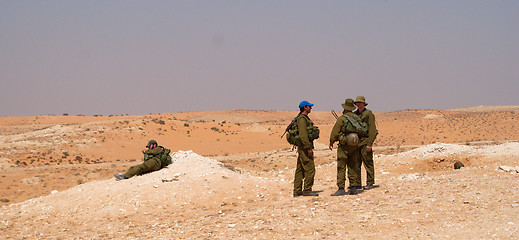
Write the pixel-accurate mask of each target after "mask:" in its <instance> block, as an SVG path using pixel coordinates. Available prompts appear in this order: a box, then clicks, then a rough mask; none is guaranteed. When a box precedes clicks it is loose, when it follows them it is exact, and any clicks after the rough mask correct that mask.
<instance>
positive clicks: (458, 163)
mask: <svg viewBox="0 0 519 240" xmlns="http://www.w3.org/2000/svg"><path fill="white" fill-rule="evenodd" d="M462 167H465V165H464V164H463V163H462V162H460V161H456V162H455V163H454V169H460V168H462Z"/></svg>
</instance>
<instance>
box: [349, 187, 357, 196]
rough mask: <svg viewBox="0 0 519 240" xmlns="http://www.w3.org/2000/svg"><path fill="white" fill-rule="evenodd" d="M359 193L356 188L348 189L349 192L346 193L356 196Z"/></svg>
mask: <svg viewBox="0 0 519 240" xmlns="http://www.w3.org/2000/svg"><path fill="white" fill-rule="evenodd" d="M358 193H359V192H358V191H357V188H356V187H350V190H349V191H348V194H349V195H357V194H358Z"/></svg>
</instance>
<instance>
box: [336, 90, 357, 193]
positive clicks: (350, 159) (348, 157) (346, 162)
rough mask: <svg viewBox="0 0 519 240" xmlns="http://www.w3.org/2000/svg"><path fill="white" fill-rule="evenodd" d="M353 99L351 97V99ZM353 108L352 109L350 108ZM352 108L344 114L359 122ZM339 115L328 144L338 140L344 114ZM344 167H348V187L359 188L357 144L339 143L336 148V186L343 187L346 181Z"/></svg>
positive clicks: (344, 118)
mask: <svg viewBox="0 0 519 240" xmlns="http://www.w3.org/2000/svg"><path fill="white" fill-rule="evenodd" d="M352 101H353V99H352ZM352 110H353V109H352ZM352 110H349V112H348V111H346V113H345V114H344V115H348V116H350V117H352V118H354V119H355V120H357V121H359V122H360V119H359V117H358V116H357V115H355V114H354V113H353V112H351V111H352ZM344 115H342V116H340V117H339V118H338V119H337V121H336V122H335V125H334V126H333V128H332V132H331V134H330V146H333V144H334V143H335V142H337V141H339V136H340V133H341V129H342V128H343V125H344V122H345V120H346V116H344ZM346 168H348V180H349V184H350V185H349V188H360V187H361V186H362V184H361V181H360V172H361V171H360V151H359V147H358V146H342V145H341V144H340V143H339V147H338V148H337V187H339V189H344V187H345V182H346V177H345V175H346Z"/></svg>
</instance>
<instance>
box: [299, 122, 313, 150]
mask: <svg viewBox="0 0 519 240" xmlns="http://www.w3.org/2000/svg"><path fill="white" fill-rule="evenodd" d="M306 128H307V123H306V119H305V118H304V117H300V118H299V119H297V130H298V131H299V138H300V139H301V143H303V148H304V149H311V148H312V143H311V142H310V140H309V139H308V131H307V129H306Z"/></svg>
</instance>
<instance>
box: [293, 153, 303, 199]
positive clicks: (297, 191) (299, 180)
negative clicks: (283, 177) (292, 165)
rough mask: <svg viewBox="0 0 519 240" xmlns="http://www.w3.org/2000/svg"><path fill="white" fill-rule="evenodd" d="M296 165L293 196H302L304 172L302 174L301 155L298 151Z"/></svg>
mask: <svg viewBox="0 0 519 240" xmlns="http://www.w3.org/2000/svg"><path fill="white" fill-rule="evenodd" d="M297 153H298V154H297V163H296V172H295V174H294V191H293V194H294V195H301V194H303V179H304V177H305V176H304V172H303V164H302V162H301V153H299V150H298V151H297Z"/></svg>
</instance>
